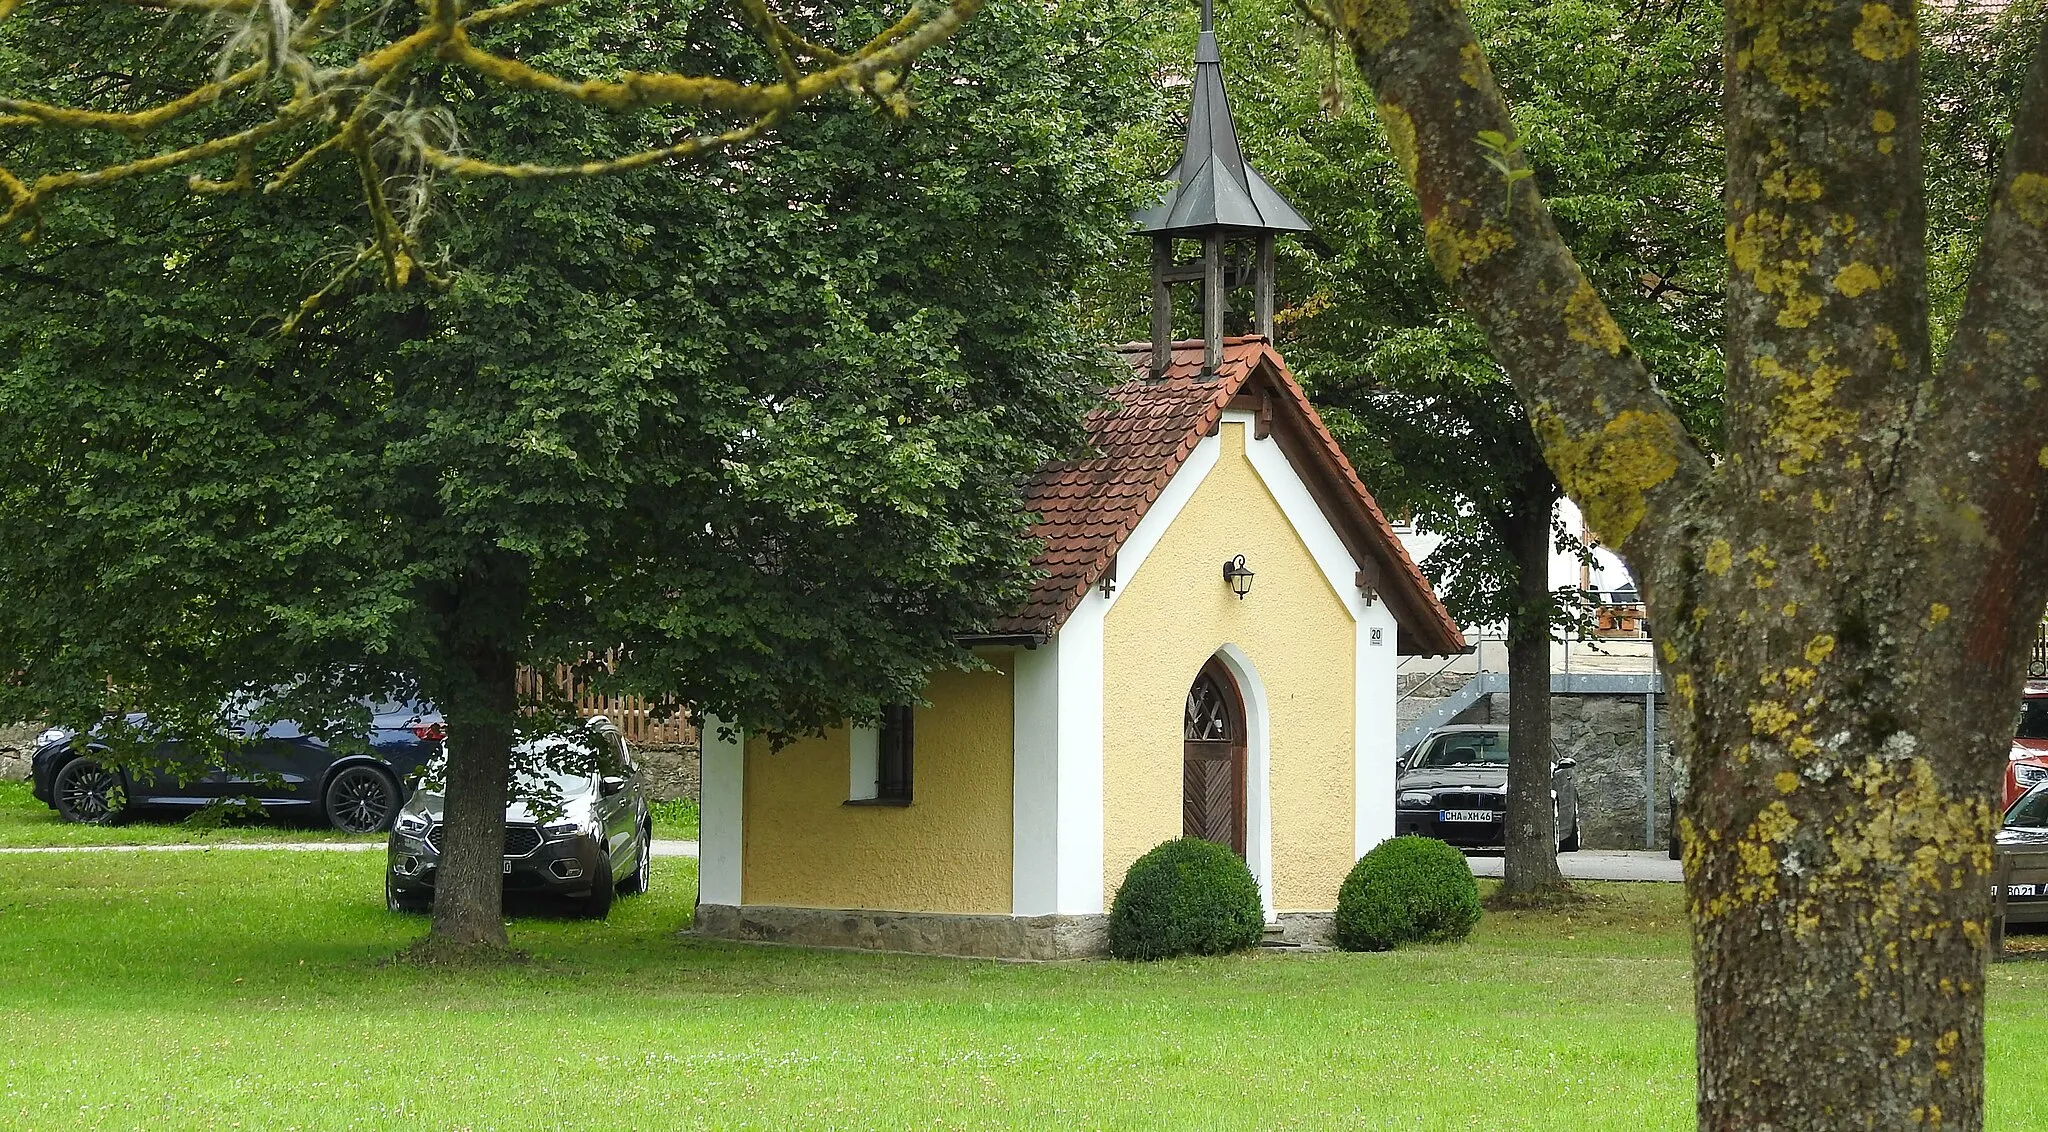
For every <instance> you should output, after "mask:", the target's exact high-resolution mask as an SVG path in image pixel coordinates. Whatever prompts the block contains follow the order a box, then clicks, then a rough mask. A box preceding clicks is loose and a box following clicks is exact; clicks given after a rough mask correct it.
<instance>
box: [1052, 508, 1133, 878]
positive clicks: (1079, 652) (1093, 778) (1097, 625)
mask: <svg viewBox="0 0 2048 1132" xmlns="http://www.w3.org/2000/svg"><path fill="white" fill-rule="evenodd" d="M1155 507H1156V505H1155ZM1155 541H1156V540H1155ZM1110 600H1111V599H1108V598H1105V597H1103V596H1102V592H1101V591H1100V590H1090V591H1089V592H1088V596H1087V597H1085V598H1082V599H1081V604H1080V605H1078V606H1076V607H1075V609H1074V612H1073V613H1072V614H1071V615H1069V616H1068V617H1067V623H1066V624H1065V625H1062V626H1061V627H1060V632H1059V654H1058V664H1057V668H1058V676H1057V684H1058V697H1059V710H1058V722H1057V724H1056V734H1057V739H1056V740H1055V742H1056V743H1057V754H1058V759H1059V770H1058V773H1057V774H1056V776H1055V777H1056V779H1057V785H1056V786H1055V796H1056V801H1055V805H1056V807H1057V820H1056V827H1055V833H1054V853H1053V857H1054V866H1053V908H1052V910H1053V911H1054V912H1056V913H1058V914H1060V915H1069V916H1085V915H1093V914H1095V913H1099V912H1101V911H1102V910H1103V907H1102V886H1103V876H1102V841H1103V835H1102V826H1103V809H1102V675H1103V673H1102V617H1103V614H1104V612H1106V611H1107V610H1108V609H1109V603H1110Z"/></svg>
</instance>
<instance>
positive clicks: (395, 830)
mask: <svg viewBox="0 0 2048 1132" xmlns="http://www.w3.org/2000/svg"><path fill="white" fill-rule="evenodd" d="M588 726H589V728H590V737H591V738H594V739H595V740H596V741H597V743H598V745H599V747H600V750H599V751H598V752H597V759H596V765H594V766H592V767H590V768H589V769H590V770H591V771H592V773H583V772H580V771H577V770H564V769H558V768H557V767H555V766H545V765H543V766H542V767H540V768H538V769H532V770H528V771H525V772H523V773H522V774H520V775H519V776H518V777H517V778H515V780H514V782H513V789H512V796H513V801H512V802H511V803H510V804H508V805H507V806H506V807H505V858H504V865H505V874H504V875H505V891H506V892H507V893H514V892H525V893H541V894H546V895H554V896H565V897H568V898H569V899H571V900H573V901H574V902H575V904H576V908H577V910H578V912H580V913H581V914H582V915H585V916H589V917H591V918H593V919H603V918H604V917H605V916H606V915H608V914H610V912H611V908H612V896H613V894H614V893H620V894H624V895H628V896H632V895H638V894H639V893H643V892H646V891H647V885H648V879H649V874H650V872H651V868H650V866H651V858H652V856H653V841H654V825H653V819H652V817H651V816H650V815H649V813H648V809H647V793H646V791H645V789H644V788H643V786H642V784H641V781H640V772H639V770H638V768H637V767H635V766H634V765H633V756H632V752H631V751H629V750H627V748H626V741H625V738H624V737H623V736H621V735H620V734H619V732H618V729H617V728H615V727H613V726H612V725H611V723H610V722H609V721H608V720H606V719H605V718H604V717H603V716H598V717H596V718H594V719H592V720H591V721H590V723H589V725H588ZM580 743H581V740H579V739H578V738H575V737H570V736H551V737H549V738H546V739H540V740H536V741H534V742H533V743H529V744H527V745H526V746H524V747H522V748H520V751H521V754H522V755H525V756H529V757H530V759H529V760H528V761H530V762H532V763H538V764H545V763H547V762H555V763H561V762H569V763H572V764H573V763H574V762H575V761H577V759H576V756H577V755H579V754H582V755H584V757H585V758H587V755H588V752H587V750H584V749H581V748H580V747H579V744H580ZM560 756H568V758H566V759H565V758H561V757H560ZM442 789H443V787H442V784H441V767H440V765H439V764H435V765H431V766H429V767H428V769H427V771H426V773H425V774H424V775H423V776H422V780H421V784H420V787H419V789H417V790H415V791H414V792H413V795H412V798H411V800H410V801H408V802H406V804H405V807H404V808H403V809H402V810H400V811H399V814H398V820H397V821H396V822H395V823H393V825H392V827H391V838H390V841H389V842H388V843H387V846H386V862H385V868H384V903H385V905H386V906H387V907H389V908H390V909H391V910H392V911H394V912H421V911H425V910H426V909H428V908H430V907H432V906H433V902H434V878H435V874H436V873H437V872H438V871H439V869H440V863H441V853H442V851H443V850H444V849H446V848H447V844H446V841H445V840H444V838H445V837H446V832H445V831H446V829H447V827H446V825H445V824H443V819H442V814H443V810H442V805H443V797H442Z"/></svg>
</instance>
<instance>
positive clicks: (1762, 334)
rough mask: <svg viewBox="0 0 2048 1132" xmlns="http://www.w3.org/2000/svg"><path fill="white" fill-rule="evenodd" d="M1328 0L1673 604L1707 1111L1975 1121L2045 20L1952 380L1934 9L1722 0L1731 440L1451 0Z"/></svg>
mask: <svg viewBox="0 0 2048 1132" xmlns="http://www.w3.org/2000/svg"><path fill="white" fill-rule="evenodd" d="M1310 7H1311V10H1312V11H1315V12H1318V13H1320V15H1321V18H1323V19H1324V20H1325V22H1326V25H1327V26H1329V27H1330V28H1331V29H1332V30H1333V31H1337V32H1341V33H1342V34H1343V35H1344V36H1345V37H1346V39H1347V40H1348V41H1349V43H1350V45H1351V47H1352V50H1353V53H1354V55H1355V56H1356V58H1357V59H1358V62H1359V66H1360V69H1361V70H1362V71H1363V72H1364V73H1365V75H1366V76H1367V77H1368V78H1369V79H1370V81H1371V82H1372V84H1373V86H1374V88H1375V93H1376V95H1377V97H1378V106H1379V110H1380V114H1381V118H1382V120H1383V121H1384V122H1385V123H1386V127H1387V136H1388V140H1389V141H1390V142H1391V143H1392V146H1393V148H1394V151H1395V156H1396V157H1397V159H1398V160H1399V162H1400V164H1401V167H1402V170H1403V172H1404V174H1405V175H1406V176H1407V177H1408V179H1409V182H1410V183H1411V184H1412V185H1414V187H1415V190H1416V196H1417V199H1418V202H1419V203H1420V205H1421V209H1422V220H1423V228H1424V237H1425V239H1426V241H1427V243H1428V245H1429V247H1430V250H1431V253H1432V257H1433V259H1434V261H1435V264H1436V267H1437V270H1438V272H1439V274H1441V275H1442V276H1443V277H1444V279H1445V281H1446V282H1447V283H1448V284H1449V285H1450V286H1451V288H1452V289H1453V290H1454V291H1455V292H1456V293H1457V295H1458V298H1459V301H1460V303H1461V304H1462V305H1463V306H1464V307H1465V309H1466V310H1468V311H1469V312H1471V314H1472V315H1473V317H1474V318H1475V320H1476V321H1478V322H1479V324H1480V325H1481V327H1482V329H1483V330H1484V332H1485V334H1486V336H1487V340H1488V343H1489V345H1490V346H1491V348H1492V349H1493V352H1494V355H1495V357H1496V358H1497V359H1499V361H1500V362H1501V364H1502V366H1503V368H1504V369H1505V370H1506V371H1507V372H1508V375H1509V377H1510V378H1511V379H1512V381H1513V382H1514V385H1515V388H1516V391H1517V393H1518V394H1519V395H1520V396H1521V398H1522V402H1523V405H1524V407H1525V408H1526V409H1527V410H1528V413H1529V418H1530V422H1531V424H1532V425H1533V426H1534V429H1535V431H1536V434H1537V436H1538V438H1539V439H1540V440H1541V442H1542V444H1543V451H1544V457H1545V459H1546V461H1547V462H1548V463H1549V465H1550V467H1551V469H1552V471H1554V472H1555V473H1556V475H1557V478H1558V481H1559V482H1560V483H1561V484H1562V485H1563V486H1564V488H1565V489H1566V490H1567V491H1569V492H1570V493H1571V496H1572V498H1573V499H1574V500H1576V501H1578V503H1579V504H1580V506H1581V507H1582V508H1584V510H1585V514H1586V519H1587V522H1588V524H1589V526H1591V527H1592V529H1593V530H1595V531H1597V532H1599V534H1600V535H1601V536H1602V539H1603V541H1604V542H1605V543H1606V544H1607V545H1608V546H1610V547H1613V548H1614V549H1616V550H1617V551H1619V552H1620V553H1621V554H1622V556H1623V558H1624V559H1625V560H1626V561H1627V562H1628V564H1629V568H1630V571H1631V573H1633V574H1634V575H1635V579H1636V582H1637V584H1638V585H1639V586H1640V587H1641V588H1642V591H1643V594H1644V597H1645V599H1646V600H1647V602H1648V604H1649V607H1650V611H1651V613H1652V615H1653V621H1654V623H1655V624H1656V625H1657V626H1658V630H1657V635H1658V653H1659V663H1660V665H1661V666H1662V668H1663V671H1664V675H1665V677H1666V679H1667V681H1668V682H1669V686H1670V687H1671V689H1672V706H1673V716H1674V728H1675V730H1676V732H1677V734H1678V739H1679V743H1678V747H1679V751H1680V753H1681V754H1682V755H1683V756H1684V757H1685V758H1686V759H1687V760H1688V762H1689V763H1690V769H1691V774H1690V787H1689V789H1688V791H1687V795H1686V797H1685V798H1684V799H1683V800H1682V801H1681V803H1680V805H1679V824H1680V834H1681V837H1682V839H1683V842H1684V846H1685V859H1686V881H1687V894H1688V899H1689V901H1690V911H1691V915H1692V921H1693V940H1694V960H1695V964H1696V983H1695V987H1696V989H1695V994H1696V995H1697V1005H1698V1010H1697V1015H1698V1022H1699V1110H1698V1111H1699V1123H1700V1127H1701V1128H1704V1129H1710V1130H1717V1132H1718V1130H1722V1129H1727V1130H1730V1132H1732V1130H1735V1129H1771V1130H1773V1132H1833V1130H1837V1129H1840V1130H1848V1129H1871V1128H1888V1129H1889V1128H1916V1127H1919V1128H1926V1127H1941V1128H1950V1129H1965V1130H1974V1129H1977V1128H1981V1127H1982V1125H1983V1119H1984V1113H1983V1086H1984V1078H1983V1067H1984V1060H1983V1059H1984V1045H1983V1040H1984V1036H1983V999H1984V975H1985V962H1986V958H1987V954H1988V949H1987V944H1986V937H1987V923H1986V921H1987V919H1988V914H1989V911H1990V909H1989V900H1990V897H1989V891H1988V890H1989V884H1990V866H1991V858H1992V841H1991V839H1992V833H1993V827H1994V823H1995V821H1996V817H1997V812H1996V807H1995V806H1994V804H1993V793H1992V792H1993V790H1994V787H1995V783H1996V776H1997V772H1998V769H1999V766H2000V762H2001V760H2002V757H2003V754H2002V753H2003V751H2004V748H2005V744H2006V743H2007V742H2008V741H2009V740H2010V738H2011V734H2012V719H2013V708H2014V703H2015V701H2016V699H2017V697H2018V693H2019V690H2020V685H2021V680H2022V675H2023V665H2024V661H2025V657H2026V650H2027V645H2028V641H2029V640H2030V639H2031V636H2032V634H2033V631H2034V627H2035V625H2036V624H2037V623H2038V621H2039V618H2040V615H2041V607H2042V603H2043V602H2044V601H2048V571H2042V570H2040V569H2039V568H2038V564H2039V563H2040V562H2042V561H2043V560H2044V559H2048V382H2044V381H2043V380H2042V377H2043V376H2044V375H2048V319H2044V318H2043V317H2042V312H2043V311H2044V310H2048V35H2044V36H2042V38H2040V39H2039V40H2038V41H2037V44H2038V45H2037V48H2036V57H2035V61H2034V65H2033V69H2032V72H2031V73H2030V76H2029V79H2028V87H2027V93H2026V95H2025V97H2024V101H2023V105H2022V106H2021V108H2020V111H2019V112H2018V113H2017V114H2015V115H2014V118H2013V122H2014V125H2013V130H2012V136H2011V139H2010V141H2009V143H2008V147H2007V152H2006V155H2005V161H2004V163H2003V165H2002V166H2001V171H2000V174H1999V185H1998V188H1997V191H1996V194H1995V196H1994V199H1993V201H1992V202H1991V208H1990V212H1989V215H1988V216H1987V218H1986V220H1985V225H1984V241H1983V245H1982V249H1981V251H1980V253H1979V258H1978V262H1977V264H1976V267H1975V269H1974V270H1973V272H1972V275H1971V283H1970V289H1969V294H1968V296H1967V298H1966V299H1965V302H1964V306H1963V310H1962V313H1961V315H1960V317H1959V318H1958V320H1957V322H1956V325H1955V328H1954V332H1953V334H1952V335H1951V336H1950V338H1949V346H1948V349H1947V352H1946V355H1945V357H1944V358H1943V360H1942V364H1941V366H1940V368H1939V369H1938V370H1937V369H1936V368H1935V367H1934V365H1933V363H1932V359H1931V350H1930V345H1929V343H1930V337H1929V331H1928V325H1929V324H1928V302H1927V289H1926V285H1925V282H1926V254H1925V239H1926V234H1925V222H1924V209H1923V203H1922V199H1923V198H1922V187H1921V180H1922V175H1923V171H1922V161H1921V155H1920V109H1921V108H1920V83H1919V74H1918V58H1919V56H1918V41H1919V33H1918V30H1917V28H1916V26H1915V20H1916V16H1917V9H1916V7H1915V6H1914V5H1912V4H1897V5H1894V4H1892V3H1887V2H1882V0H1880V2H1875V3H1866V2H1864V0H1808V2H1804V3H1800V4H1780V3H1776V2H1775V0H1731V3H1729V4H1728V12H1727V37H1726V42H1725V50H1724V59H1725V67H1726V96H1725V106H1726V122H1727V137H1726V152H1727V160H1728V183H1727V188H1726V200H1727V209H1728V227H1727V241H1728V252H1729V267H1730V271H1729V280H1728V318H1729V334H1728V342H1727V385H1726V390H1727V397H1726V406H1727V414H1726V418H1725V421H1724V429H1723V436H1722V437H1721V443H1720V445H1719V454H1718V458H1717V459H1714V460H1709V459H1708V458H1707V456H1706V455H1705V453H1703V452H1701V451H1700V450H1699V448H1698V447H1697V446H1696V445H1694V444H1693V443H1692V442H1691V441H1690V440H1689V439H1688V438H1687V437H1686V436H1685V434H1684V430H1683V428H1682V426H1681V425H1680V423H1679V421H1678V420H1677V418H1676V416H1675V415H1674V414H1673V413H1672V411H1671V408H1670V406H1669V405H1668V404H1667V403H1666V402H1665V401H1664V399H1663V398H1662V396H1661V395H1660V394H1659V393H1658V391H1657V388H1656V386H1655V384H1654V383H1653V382H1652V381H1651V380H1650V378H1649V374H1648V373H1647V372H1646V371H1645V370H1644V367H1643V364H1642V362H1641V359H1640V358H1638V357H1637V356H1636V355H1635V353H1634V352H1633V351H1632V350H1631V349H1630V347H1629V344H1628V340H1627V337H1626V335H1625V334H1624V333H1623V332H1622V330H1621V328H1620V327H1619V326H1618V325H1617V324H1616V323H1615V321H1614V319H1613V317H1612V316H1611V315H1610V314H1609V313H1608V311H1607V309H1606V307H1605V305H1604V304H1603V303H1602V302H1601V301H1600V297H1599V294H1598V293H1597V292H1596V291H1595V290H1594V288H1593V286H1592V283H1591V281H1590V280H1588V279H1586V278H1585V276H1584V273H1583V272H1581V271H1580V270H1579V268H1578V265H1577V263H1576V262H1575V261H1574V260H1573V258H1572V256H1571V253H1570V251H1569V249H1567V248H1566V247H1565V245H1564V242H1563V240H1562V239H1561V238H1560V237H1559V235H1558V231H1557V227H1556V224H1555V223H1554V221H1553V220H1552V218H1551V216H1550V213H1549V210H1548V208H1547V206H1546V205H1545V204H1544V203H1543V199H1542V195H1541V193H1540V191H1538V190H1537V188H1536V186H1535V183H1534V182H1533V181H1528V180H1527V179H1526V178H1527V176H1528V175H1529V174H1530V173H1531V172H1532V171H1531V170H1529V169H1528V168H1527V165H1526V161H1525V160H1524V158H1523V157H1522V155H1521V151H1520V143H1519V141H1518V139H1516V137H1515V127H1514V122H1513V120H1512V119H1511V117H1510V116H1509V114H1508V110H1507V106H1506V104H1505V102H1504V101H1503V99H1502V98H1501V94H1500V90H1499V87H1498V86H1497V85H1496V84H1495V83H1494V81H1493V78H1492V76H1491V74H1490V73H1489V71H1488V68H1487V66H1486V62H1485V57H1484V54H1483V52H1482V51H1481V50H1480V48H1479V47H1478V45H1477V43H1476V42H1475V41H1474V39H1473V35H1472V27H1471V24H1470V23H1469V21H1468V20H1467V19H1466V16H1465V14H1464V6H1463V5H1462V4H1460V3H1458V2H1456V0H1343V2H1341V3H1335V2H1332V3H1327V4H1323V5H1321V6H1320V7H1318V6H1316V5H1315V4H1314V3H1313V2H1311V5H1310ZM2037 34H2039V33H2037ZM1517 183H1521V184H1522V185H1523V188H1522V190H1521V191H1514V189H1513V186H1515V185H1516V184H1517Z"/></svg>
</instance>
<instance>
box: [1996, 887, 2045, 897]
mask: <svg viewBox="0 0 2048 1132" xmlns="http://www.w3.org/2000/svg"><path fill="white" fill-rule="evenodd" d="M2005 894H2006V895H2007V896H2039V895H2041V886H2039V885H2034V884H2008V885H2006V886H2005Z"/></svg>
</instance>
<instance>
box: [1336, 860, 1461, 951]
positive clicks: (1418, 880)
mask: <svg viewBox="0 0 2048 1132" xmlns="http://www.w3.org/2000/svg"><path fill="white" fill-rule="evenodd" d="M1478 922H1479V885H1478V883H1477V882H1476V881H1474V880H1473V879H1472V867H1471V866H1470V865H1468V864H1466V863H1465V855H1464V854H1463V853H1460V852H1458V851H1457V850H1456V849H1453V848H1452V847H1450V846H1449V845H1446V844H1444V843H1443V842H1441V841H1438V840H1436V839H1435V838H1431V837H1396V838H1394V839H1393V840H1391V841H1383V842H1381V843H1380V844H1379V845H1377V846H1375V847H1374V848H1373V850H1372V851H1371V852H1369V853H1367V854H1366V855H1365V856H1363V857H1360V858H1359V859H1358V863H1357V864H1355V865H1353V866H1351V875H1350V876H1348V877H1345V878H1344V887H1343V888H1341V889H1339V890H1338V891H1337V946H1338V947H1341V948H1343V949H1344V950H1346V951H1385V950H1387V949H1389V948H1393V947H1399V946H1401V945H1402V944H1404V943H1423V942H1440V941H1444V940H1454V939H1464V938H1465V937H1466V936H1467V935H1469V934H1470V933H1471V931H1472V925H1474V924H1476V923H1478Z"/></svg>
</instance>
